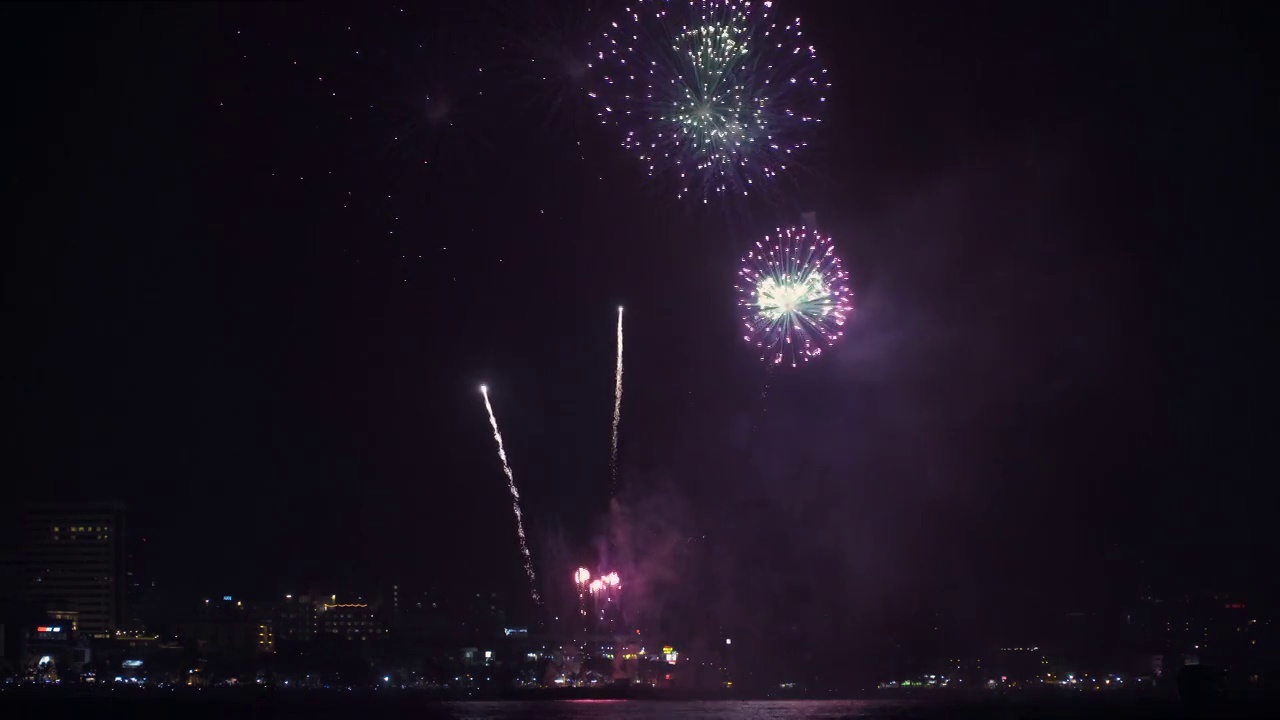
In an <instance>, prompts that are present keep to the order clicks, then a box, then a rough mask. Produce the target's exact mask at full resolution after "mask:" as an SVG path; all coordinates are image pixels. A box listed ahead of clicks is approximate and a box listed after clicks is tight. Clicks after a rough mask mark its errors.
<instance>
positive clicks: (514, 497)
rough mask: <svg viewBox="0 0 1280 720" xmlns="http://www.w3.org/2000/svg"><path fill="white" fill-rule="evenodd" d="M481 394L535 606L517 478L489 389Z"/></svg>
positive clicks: (535, 579) (539, 599)
mask: <svg viewBox="0 0 1280 720" xmlns="http://www.w3.org/2000/svg"><path fill="white" fill-rule="evenodd" d="M480 394H481V395H483V396H484V409H485V410H488V411H489V424H490V425H492V426H493V439H494V441H496V442H497V443H498V458H499V459H500V460H502V472H504V473H506V474H507V489H508V490H510V491H511V511H512V512H514V513H515V516H516V534H517V535H519V536H520V554H521V555H522V556H523V558H524V573H525V574H526V575H528V576H529V594H530V595H532V596H533V602H534V604H535V605H541V604H542V597H541V596H539V595H538V577H537V575H535V574H534V572H533V556H531V555H530V554H529V543H528V542H527V541H526V540H525V536H524V516H523V515H522V514H521V513H520V491H519V490H517V489H516V478H515V476H514V475H512V474H511V466H510V465H508V464H507V451H506V449H505V448H503V446H502V431H500V430H498V418H496V417H494V415H493V406H492V405H490V404H489V389H488V388H487V387H485V386H484V385H481V386H480Z"/></svg>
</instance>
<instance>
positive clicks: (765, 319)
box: [734, 227, 853, 367]
mask: <svg viewBox="0 0 1280 720" xmlns="http://www.w3.org/2000/svg"><path fill="white" fill-rule="evenodd" d="M738 275H739V277H740V280H739V282H738V284H737V285H735V286H734V287H735V288H736V289H737V291H738V304H739V306H741V307H742V310H743V319H742V324H743V327H744V328H745V329H746V334H745V335H744V336H743V339H744V340H746V341H747V342H749V343H753V344H755V346H756V347H758V348H760V351H761V356H760V357H761V359H762V360H765V361H767V362H769V363H770V364H771V365H780V364H782V363H783V362H789V363H790V364H791V366H792V367H795V366H796V364H797V363H798V362H800V361H803V362H808V361H809V359H810V358H813V357H817V356H818V355H820V354H822V348H823V347H824V346H827V345H830V344H831V343H833V342H835V341H836V340H837V339H838V338H840V337H841V336H842V335H843V334H844V330H843V329H842V328H843V327H844V323H845V319H846V318H847V317H848V315H849V313H850V312H851V311H852V310H853V304H852V299H853V294H852V292H850V290H849V273H847V272H846V271H845V270H844V268H842V267H841V265H840V258H839V257H837V256H836V254H835V247H834V246H833V245H832V244H831V240H830V239H829V238H826V237H823V236H822V235H819V234H818V233H817V231H814V230H810V229H808V228H804V227H800V228H788V229H786V230H782V229H779V230H778V231H777V234H776V235H773V236H766V237H765V239H764V240H763V241H761V242H757V243H756V247H755V249H753V250H751V251H750V252H748V253H747V255H746V257H744V258H743V259H742V269H741V270H739V271H738Z"/></svg>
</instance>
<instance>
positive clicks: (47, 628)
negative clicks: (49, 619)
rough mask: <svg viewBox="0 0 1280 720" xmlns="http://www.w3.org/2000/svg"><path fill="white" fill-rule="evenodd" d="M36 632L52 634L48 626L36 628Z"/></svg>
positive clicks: (51, 629)
mask: <svg viewBox="0 0 1280 720" xmlns="http://www.w3.org/2000/svg"><path fill="white" fill-rule="evenodd" d="M36 632H53V628H51V627H49V626H48V625H41V626H40V627H38V628H36Z"/></svg>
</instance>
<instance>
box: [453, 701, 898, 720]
mask: <svg viewBox="0 0 1280 720" xmlns="http://www.w3.org/2000/svg"><path fill="white" fill-rule="evenodd" d="M909 705H910V704H909V703H897V702H884V701H868V700H784V701H770V700H746V701H726V700H708V701H700V702H666V701H656V702H655V701H644V700H562V701H554V702H545V701H544V702H464V703H446V704H445V706H444V708H445V711H446V715H447V716H448V717H449V718H453V719H454V720H606V719H608V720H612V719H613V718H619V719H620V720H666V719H667V718H675V719H677V720H843V719H844V718H889V717H904V711H905V710H906V709H907V708H908V707H909Z"/></svg>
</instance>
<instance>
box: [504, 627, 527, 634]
mask: <svg viewBox="0 0 1280 720" xmlns="http://www.w3.org/2000/svg"><path fill="white" fill-rule="evenodd" d="M502 634H503V635H528V634H529V628H502Z"/></svg>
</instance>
